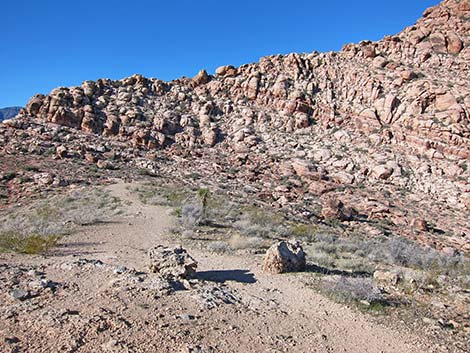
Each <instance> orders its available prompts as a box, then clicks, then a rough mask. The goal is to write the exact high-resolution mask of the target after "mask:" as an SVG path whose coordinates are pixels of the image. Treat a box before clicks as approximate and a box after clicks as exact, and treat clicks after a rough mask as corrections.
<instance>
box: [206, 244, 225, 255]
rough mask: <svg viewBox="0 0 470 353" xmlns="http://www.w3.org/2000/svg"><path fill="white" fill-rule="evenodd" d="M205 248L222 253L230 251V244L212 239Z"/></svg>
mask: <svg viewBox="0 0 470 353" xmlns="http://www.w3.org/2000/svg"><path fill="white" fill-rule="evenodd" d="M207 249H208V250H209V251H211V252H214V253H216V254H224V253H228V252H230V245H229V244H228V243H227V242H225V241H213V242H210V243H209V244H208V245H207Z"/></svg>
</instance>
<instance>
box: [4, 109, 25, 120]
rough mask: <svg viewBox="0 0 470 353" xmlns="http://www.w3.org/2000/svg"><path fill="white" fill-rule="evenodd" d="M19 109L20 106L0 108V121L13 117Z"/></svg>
mask: <svg viewBox="0 0 470 353" xmlns="http://www.w3.org/2000/svg"><path fill="white" fill-rule="evenodd" d="M20 110H21V107H7V108H2V109H0V121H3V120H7V119H11V118H13V117H15V116H16V115H17V114H18V113H19V112H20Z"/></svg>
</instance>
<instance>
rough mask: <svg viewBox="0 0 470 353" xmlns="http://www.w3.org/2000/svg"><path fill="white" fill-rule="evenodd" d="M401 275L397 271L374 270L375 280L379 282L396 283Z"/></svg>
mask: <svg viewBox="0 0 470 353" xmlns="http://www.w3.org/2000/svg"><path fill="white" fill-rule="evenodd" d="M400 279H401V278H400V275H399V274H398V273H397V272H390V271H380V270H377V271H375V272H374V281H375V282H376V283H378V284H385V285H392V286H394V285H396V284H397V283H398V282H399V281H400Z"/></svg>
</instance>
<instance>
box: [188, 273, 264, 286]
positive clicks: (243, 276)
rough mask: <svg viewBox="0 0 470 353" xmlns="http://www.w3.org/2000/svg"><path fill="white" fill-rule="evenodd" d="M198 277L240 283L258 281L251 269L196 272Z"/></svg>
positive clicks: (212, 280) (220, 281) (213, 280)
mask: <svg viewBox="0 0 470 353" xmlns="http://www.w3.org/2000/svg"><path fill="white" fill-rule="evenodd" d="M196 278H198V279H202V280H205V281H211V282H218V283H224V282H226V281H234V282H240V283H256V278H255V276H254V274H253V273H251V272H250V271H249V270H214V271H201V272H197V273H196Z"/></svg>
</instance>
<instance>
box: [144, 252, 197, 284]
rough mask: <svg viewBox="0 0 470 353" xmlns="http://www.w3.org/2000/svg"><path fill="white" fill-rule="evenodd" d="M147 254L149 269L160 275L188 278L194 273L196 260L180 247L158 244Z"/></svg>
mask: <svg viewBox="0 0 470 353" xmlns="http://www.w3.org/2000/svg"><path fill="white" fill-rule="evenodd" d="M148 256H149V269H150V271H151V272H154V273H158V274H160V275H161V276H162V277H166V278H174V279H188V278H192V277H194V275H195V274H196V268H197V262H196V261H195V260H194V259H193V258H192V257H191V256H190V255H189V254H188V252H187V251H186V250H185V249H183V248H182V247H176V248H167V247H164V246H162V245H158V246H156V247H153V248H151V249H150V250H149V251H148Z"/></svg>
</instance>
